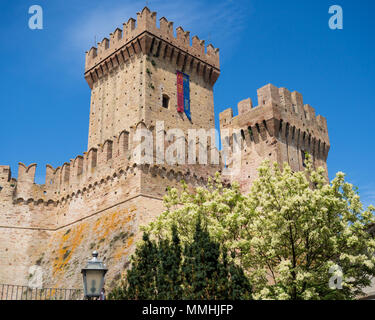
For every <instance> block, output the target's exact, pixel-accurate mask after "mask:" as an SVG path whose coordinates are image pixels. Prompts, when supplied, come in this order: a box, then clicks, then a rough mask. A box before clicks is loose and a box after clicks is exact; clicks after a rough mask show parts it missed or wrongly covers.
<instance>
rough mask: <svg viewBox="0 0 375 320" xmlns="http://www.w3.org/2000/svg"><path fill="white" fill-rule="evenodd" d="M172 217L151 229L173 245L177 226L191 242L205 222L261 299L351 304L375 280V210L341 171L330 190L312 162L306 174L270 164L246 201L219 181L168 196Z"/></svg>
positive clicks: (265, 165) (167, 215)
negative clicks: (364, 204) (199, 221)
mask: <svg viewBox="0 0 375 320" xmlns="http://www.w3.org/2000/svg"><path fill="white" fill-rule="evenodd" d="M164 201H165V205H166V208H167V210H166V211H165V212H164V213H163V214H162V215H160V216H159V217H158V218H157V219H156V221H154V222H152V223H151V224H150V225H148V226H147V227H145V230H146V231H147V232H150V234H151V235H153V236H156V237H158V238H161V239H162V238H170V237H171V234H170V230H171V226H172V225H173V224H176V226H177V229H178V233H179V235H180V237H181V239H182V240H183V241H186V242H189V241H192V237H193V234H194V223H195V221H196V219H197V217H198V216H201V217H202V219H203V222H204V223H205V225H206V227H207V230H208V231H209V233H210V235H211V237H212V238H213V239H214V240H216V241H219V242H220V243H222V244H223V245H224V246H225V247H226V248H228V250H229V251H231V253H233V256H236V258H235V259H236V262H237V263H238V264H239V265H240V266H241V267H242V268H244V269H245V271H246V273H247V275H248V277H249V279H250V282H251V283H252V286H253V297H254V298H256V299H352V298H354V297H355V296H357V295H359V294H361V293H362V289H363V288H364V287H366V286H367V285H369V284H370V279H371V277H372V276H374V275H375V257H374V252H375V241H374V239H373V238H372V236H371V235H370V233H369V232H368V230H369V227H370V226H371V225H372V224H373V223H375V219H374V214H373V213H374V210H375V208H374V207H373V206H370V207H369V208H368V209H367V210H363V208H362V204H361V202H360V198H359V195H358V194H357V192H356V191H355V189H354V188H353V186H352V185H351V184H349V183H347V182H345V179H344V174H343V173H341V172H339V173H337V174H336V177H335V178H334V179H333V180H332V181H331V183H327V181H326V178H325V172H324V169H323V168H318V169H314V168H313V166H312V163H311V161H310V159H309V157H308V158H307V161H306V168H305V170H304V171H302V172H292V170H291V169H290V167H289V166H288V165H287V164H284V166H283V169H282V170H280V168H279V166H278V165H277V164H274V165H273V166H271V165H270V163H269V162H268V161H265V162H264V163H263V164H262V165H261V166H260V168H259V178H258V179H257V180H256V181H255V182H254V183H253V185H252V188H251V191H250V193H249V194H248V195H243V194H241V192H240V190H239V187H238V185H237V184H233V185H232V186H231V187H224V186H223V184H222V182H221V179H220V176H219V175H217V176H216V177H215V179H214V180H213V181H211V182H210V184H209V186H208V188H207V189H204V188H197V189H196V190H195V192H188V190H187V187H186V185H185V184H183V187H182V191H181V192H179V191H178V190H177V189H171V190H169V192H168V194H167V195H166V196H165V198H164Z"/></svg>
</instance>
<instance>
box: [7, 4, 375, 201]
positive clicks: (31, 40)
mask: <svg viewBox="0 0 375 320" xmlns="http://www.w3.org/2000/svg"><path fill="white" fill-rule="evenodd" d="M34 4H38V5H40V6H42V8H43V10H44V29H43V30H30V29H29V28H28V19H29V17H30V15H29V14H28V9H29V7H30V6H31V5H34ZM145 4H146V1H127V0H107V1H100V0H80V1H77V0H75V1H72V0H64V1H62V0H54V1H50V0H49V1H47V0H33V1H26V0H24V1H1V3H0V19H1V28H0V39H1V51H0V56H1V59H0V70H1V71H2V77H1V78H0V88H1V102H0V105H1V125H0V136H1V149H0V150H1V151H0V164H1V165H10V166H11V168H12V173H13V176H17V170H18V162H23V163H25V164H30V163H37V164H38V169H37V173H36V182H38V183H43V182H44V172H45V165H46V164H47V163H49V164H51V165H52V166H54V167H57V166H59V165H62V164H63V163H64V162H65V161H69V160H70V159H71V158H74V157H75V156H76V155H78V154H82V152H83V151H85V150H86V147H87V136H88V117H89V102H90V89H89V87H88V85H87V83H86V82H85V80H84V78H83V71H84V54H85V51H86V50H88V49H89V48H90V47H91V46H92V45H93V44H94V43H95V39H96V40H97V41H100V40H101V39H102V38H103V37H105V36H108V35H109V33H110V32H112V31H114V30H115V28H116V27H122V23H123V22H126V21H127V20H128V19H129V17H134V18H135V17H136V12H138V11H140V10H141V9H142V8H143V7H144V5H145ZM331 5H340V6H341V7H342V8H343V12H344V29H343V30H331V29H329V27H328V20H329V17H330V15H329V13H328V9H329V7H330V6H331ZM148 6H149V7H150V9H151V10H153V11H157V12H158V19H159V18H161V17H162V16H165V17H167V19H169V20H172V21H174V26H175V27H178V26H179V25H181V26H183V28H184V29H185V30H189V31H191V36H193V35H195V34H196V35H198V36H199V37H200V38H201V39H205V40H206V44H208V43H210V42H212V43H213V45H214V46H215V47H218V48H220V59H221V71H222V72H221V76H220V78H219V80H218V81H217V83H216V85H215V110H216V123H217V124H218V114H219V112H221V111H222V110H224V109H226V108H228V107H233V108H234V112H235V113H236V112H237V109H236V105H237V103H238V101H240V100H242V99H245V98H247V97H250V98H252V99H253V101H254V103H255V104H257V97H256V90H257V89H258V88H260V87H262V86H263V85H265V84H267V83H272V84H274V85H276V86H278V87H286V88H288V89H289V90H290V91H294V90H296V91H299V92H300V93H302V95H303V97H304V102H305V103H308V104H310V105H311V106H312V107H314V108H315V110H316V113H317V114H322V115H323V116H325V117H326V118H327V120H328V130H329V135H330V141H331V150H330V153H329V157H328V169H329V175H330V178H333V176H334V174H335V173H336V172H337V171H343V172H345V173H347V179H348V180H349V181H350V182H351V183H353V184H354V185H357V186H358V187H359V190H360V194H361V197H362V199H363V202H364V203H365V204H366V205H368V204H370V203H375V171H374V160H373V159H374V156H375V150H374V141H375V130H374V125H373V122H374V118H375V97H374V89H375V41H374V38H375V37H374V34H375V22H374V21H375V19H374V15H375V2H374V1H373V0H368V1H366V0H361V1H353V0H332V1H326V0H314V1H313V0H309V1H308V0H304V1H301V0H284V1H279V0H273V1H271V0H247V1H245V0H237V1H234V0H232V1H230V0H216V1H212V0H211V1H204V0H189V1H186V0H185V1H182V0H174V1H168V0H155V1H148Z"/></svg>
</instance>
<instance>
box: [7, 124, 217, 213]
mask: <svg viewBox="0 0 375 320" xmlns="http://www.w3.org/2000/svg"><path fill="white" fill-rule="evenodd" d="M139 126H141V127H142V128H145V129H147V130H150V131H151V132H152V133H153V136H154V139H153V141H154V154H153V163H154V164H141V163H139V161H138V158H137V157H138V156H139V154H138V153H137V152H136V149H137V148H136V147H137V146H138V143H133V139H134V134H135V132H136V130H137V128H138V127H139ZM155 134H156V132H155V127H153V126H150V127H148V128H147V127H146V126H145V124H144V123H143V122H140V123H138V124H137V125H136V126H135V125H134V126H132V127H131V129H130V132H128V131H126V130H124V131H123V132H121V133H120V134H119V135H118V136H114V137H113V139H108V140H106V141H105V142H104V143H103V144H101V145H98V147H97V148H94V147H93V148H90V149H89V150H88V151H87V152H84V153H83V155H78V156H76V157H75V158H74V159H70V161H69V162H65V163H64V164H63V165H62V166H59V167H57V168H53V167H52V166H51V165H49V164H47V165H46V176H45V184H43V185H38V184H35V171H36V167H37V165H36V164H35V163H33V164H30V165H29V166H26V165H25V164H23V163H19V166H18V179H17V180H14V181H15V185H16V191H15V194H14V199H13V200H14V201H15V203H34V204H35V205H38V204H44V205H47V206H48V205H52V206H56V205H57V204H58V203H60V202H61V201H64V200H66V199H69V198H72V197H73V196H74V195H76V194H82V193H83V192H84V191H85V190H88V189H90V188H91V187H92V186H94V185H96V184H98V183H101V181H107V180H108V179H112V178H113V177H116V176H119V175H121V174H123V173H125V175H126V172H128V171H132V172H134V170H135V169H137V168H138V169H139V170H142V171H143V172H147V173H150V174H151V175H154V176H155V175H159V176H161V177H165V176H168V179H169V181H171V180H175V182H179V181H180V180H181V179H185V180H186V181H187V182H188V183H193V184H196V185H204V182H205V181H207V177H208V176H213V175H214V174H215V172H216V171H220V168H221V166H220V161H221V159H220V153H219V151H218V150H217V148H216V146H214V145H212V144H211V142H212V141H209V140H208V141H207V142H208V145H207V163H210V161H211V159H212V157H215V156H217V159H218V163H217V165H209V166H207V165H205V164H204V165H199V164H188V148H189V145H188V141H185V159H186V163H185V164H168V163H164V164H158V161H157V160H158V159H157V153H156V146H155V143H156V138H155ZM171 144H172V143H171V142H170V141H168V139H167V137H166V133H165V132H164V145H163V146H164V149H165V150H166V149H167V148H168V147H169V146H170V145H171ZM199 144H200V141H199V140H198V139H197V140H196V146H195V148H196V150H195V151H196V155H198V154H199V155H200V152H201V149H200V145H199ZM3 180H4V181H5V180H6V181H10V180H11V173H10V167H9V166H0V181H3ZM90 186H91V187H90ZM164 191H165V188H164V190H163V192H164Z"/></svg>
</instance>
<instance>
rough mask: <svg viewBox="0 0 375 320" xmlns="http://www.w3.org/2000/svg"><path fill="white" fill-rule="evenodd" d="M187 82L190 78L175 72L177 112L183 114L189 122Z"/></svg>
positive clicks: (188, 88) (188, 90)
mask: <svg viewBox="0 0 375 320" xmlns="http://www.w3.org/2000/svg"><path fill="white" fill-rule="evenodd" d="M189 81H190V78H189V76H188V75H187V74H185V73H182V72H180V71H177V111H178V112H185V114H186V116H187V117H188V119H189V120H190V121H191V114H190V84H189Z"/></svg>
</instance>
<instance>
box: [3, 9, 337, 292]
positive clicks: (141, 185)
mask: <svg viewBox="0 0 375 320" xmlns="http://www.w3.org/2000/svg"><path fill="white" fill-rule="evenodd" d="M181 75H183V81H184V82H183V84H182V82H179V81H180V80H179V79H182V78H179V76H181ZM219 75H220V63H219V50H218V49H216V48H214V47H213V46H212V45H211V44H209V45H208V46H207V47H205V42H204V41H203V40H200V39H199V38H198V37H197V36H194V37H192V38H191V39H190V35H189V32H188V31H184V29H183V28H182V27H178V28H177V29H176V36H174V32H173V22H170V21H168V20H167V19H166V18H164V17H163V18H161V19H160V28H158V27H157V25H156V13H155V12H151V11H150V10H149V9H148V8H147V7H145V8H144V9H143V10H142V11H141V12H139V13H138V14H137V20H134V19H133V18H130V19H129V20H128V22H127V23H124V24H123V29H122V30H121V29H119V28H118V29H116V30H115V31H114V32H113V33H111V34H110V37H109V39H107V38H104V39H103V40H102V42H100V43H99V44H98V47H97V48H95V47H93V48H91V49H90V50H89V51H88V52H87V53H86V63H85V79H86V81H87V83H88V85H89V86H90V88H91V105H90V125H89V137H88V149H87V151H86V152H83V154H82V155H78V156H76V157H75V158H74V159H70V160H67V161H66V162H64V163H63V161H62V163H63V164H62V165H61V166H60V167H58V168H53V167H52V166H50V165H47V168H46V179H45V184H43V185H38V184H35V183H34V175H35V169H36V164H30V165H25V164H23V163H19V167H18V177H17V179H15V178H13V177H12V174H11V170H10V167H9V166H0V284H14V285H27V284H28V282H29V281H30V279H31V278H32V277H34V276H35V275H34V274H33V272H34V271H33V270H41V272H42V283H43V284H42V285H43V287H45V288H59V287H60V288H81V281H82V280H81V274H80V270H81V268H82V267H83V265H84V264H85V263H86V260H87V258H88V257H89V256H90V254H91V252H92V251H93V250H94V249H96V250H97V251H98V252H99V255H100V258H102V259H104V262H105V263H106V264H107V267H108V269H109V271H108V273H107V276H106V286H111V285H112V284H113V281H116V280H117V279H119V278H120V275H121V272H123V270H124V268H126V266H127V265H128V264H129V254H130V253H131V252H132V251H133V250H134V244H135V242H136V240H137V239H138V238H139V236H140V232H139V226H140V225H144V224H146V223H148V222H149V221H150V220H152V219H153V218H155V217H156V216H157V215H158V214H160V213H161V212H162V211H163V210H164V208H163V201H162V197H163V195H164V194H165V192H166V189H167V187H169V186H172V187H173V186H179V184H180V181H181V180H182V179H183V180H185V181H186V182H187V183H188V185H189V186H190V187H196V186H205V184H206V183H207V179H208V177H210V176H213V175H214V174H215V172H217V171H222V170H223V169H224V168H225V169H230V168H231V167H232V168H233V169H236V170H234V171H233V172H232V174H231V175H230V176H228V183H230V182H231V181H234V180H236V181H238V182H239V183H240V186H241V188H242V190H243V192H248V191H249V188H250V185H251V182H252V181H253V180H254V179H255V178H256V176H257V171H256V170H257V167H258V166H259V165H260V163H261V162H262V161H263V160H264V159H270V160H271V161H277V162H278V163H283V162H288V163H289V164H290V166H291V167H292V169H293V170H303V166H304V162H303V161H304V155H305V152H308V153H310V154H311V155H312V158H313V162H314V165H316V166H323V167H325V168H326V160H327V156H328V151H329V148H330V143H329V138H328V131H327V122H326V119H325V118H324V117H322V116H320V115H319V116H316V115H315V111H314V109H313V108H312V107H311V106H309V105H307V104H304V103H303V99H302V95H301V94H300V93H298V92H292V93H291V92H290V91H288V90H287V89H285V88H277V87H275V86H273V85H271V84H268V85H266V86H264V87H263V88H261V89H259V90H258V106H253V103H252V101H251V100H250V99H247V100H244V101H241V102H239V103H238V115H237V116H236V117H233V110H232V109H231V108H230V109H227V110H225V111H223V112H222V113H220V131H221V141H222V143H223V148H224V147H228V148H226V149H228V150H232V151H230V152H229V155H225V156H223V151H220V152H219V151H218V149H217V148H216V146H215V145H216V144H215V141H214V138H211V135H210V134H207V136H206V137H204V138H205V139H206V140H207V144H205V143H204V142H202V141H205V139H202V140H200V139H198V138H199V137H200V134H197V139H196V140H195V139H192V138H191V135H190V138H188V132H191V131H192V130H193V129H195V130H196V132H198V133H199V132H201V133H202V132H212V130H214V128H215V123H214V99H213V87H214V84H215V82H216V81H217V79H218V77H219ZM181 77H182V76H181ZM181 81H182V80H181ZM182 88H183V90H182ZM181 103H182V105H181ZM181 107H182V109H181ZM184 107H185V109H184ZM161 124H162V125H161ZM139 129H143V130H144V131H145V132H151V134H150V135H149V138H150V137H151V138H153V139H151V144H149V145H148V144H145V145H143V146H144V148H143V149H142V148H141V149H140V148H139V146H140V144H141V143H144V142H145V141H146V140H147V139H146V138H147V134H146V135H143V136H142V135H139V132H140V131H139ZM171 130H172V131H171ZM170 132H172V133H173V134H170ZM176 132H177V133H178V134H176ZM184 134H185V138H184ZM193 138H194V136H193ZM177 140H179V141H180V143H179V145H180V146H181V145H182V146H183V148H179V147H177V148H175V146H174V143H175V142H176V141H177ZM156 141H158V142H159V143H158V144H156V143H155V142H156ZM181 141H182V143H181ZM185 145H186V148H185ZM234 145H235V146H234ZM232 147H233V148H232ZM168 149H169V150H168ZM234 149H236V150H234ZM136 150H138V153H137V152H136ZM233 150H234V151H233ZM164 151H165V153H164ZM179 152H184V153H186V159H188V158H189V157H190V158H189V159H190V160H192V159H193V160H194V158H196V159H198V157H201V155H202V154H203V153H204V152H206V154H207V155H208V160H207V161H206V162H204V163H202V162H200V161H197V162H194V161H186V162H179V161H175V162H173V161H172V162H170V161H169V162H168V161H161V160H163V159H161V158H163V155H166V154H169V155H171V156H172V158H173V156H174V155H175V154H176V153H179ZM233 153H236V154H237V155H239V156H237V157H236V160H235V161H232V162H231V161H229V160H228V159H230V156H232V155H233ZM146 154H148V155H150V154H151V155H152V156H151V160H150V158H148V161H139V159H140V158H142V155H146ZM191 154H193V156H191ZM160 157H161V158H160ZM224 159H226V160H224ZM0 160H1V159H0ZM214 160H215V161H214ZM234 167H235V168H234ZM31 267H34V268H31ZM38 268H39V269H38Z"/></svg>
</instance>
